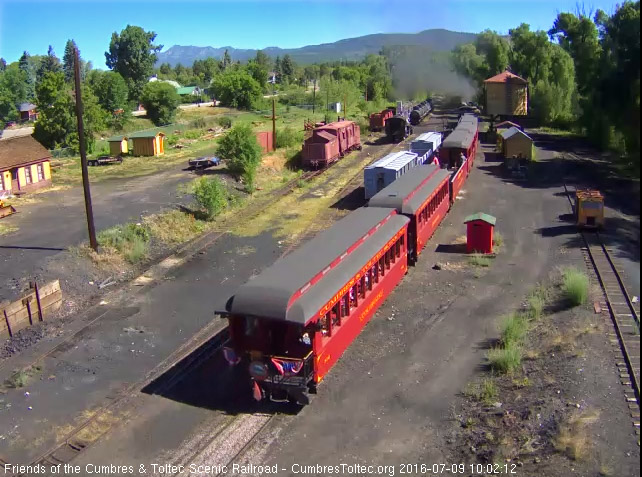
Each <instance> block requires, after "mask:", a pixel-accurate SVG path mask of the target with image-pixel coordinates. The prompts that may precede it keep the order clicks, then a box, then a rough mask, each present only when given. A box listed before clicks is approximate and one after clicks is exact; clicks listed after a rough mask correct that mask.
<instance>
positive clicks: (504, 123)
mask: <svg viewBox="0 0 642 477" xmlns="http://www.w3.org/2000/svg"><path fill="white" fill-rule="evenodd" d="M511 127H516V128H520V129H521V126H520V125H519V124H517V123H514V122H512V121H502V122H501V123H498V124H497V125H496V126H495V129H500V128H501V129H504V128H511Z"/></svg>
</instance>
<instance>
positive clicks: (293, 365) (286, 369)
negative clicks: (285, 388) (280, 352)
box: [272, 358, 303, 376]
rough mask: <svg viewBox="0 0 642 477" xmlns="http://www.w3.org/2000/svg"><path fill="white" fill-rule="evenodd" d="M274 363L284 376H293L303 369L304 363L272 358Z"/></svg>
mask: <svg viewBox="0 0 642 477" xmlns="http://www.w3.org/2000/svg"><path fill="white" fill-rule="evenodd" d="M272 363H273V364H274V366H275V367H276V370H277V371H278V372H279V374H281V375H283V376H293V375H295V374H297V373H298V372H299V371H301V368H303V361H291V360H289V359H279V358H272Z"/></svg>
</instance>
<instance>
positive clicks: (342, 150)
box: [303, 121, 361, 168]
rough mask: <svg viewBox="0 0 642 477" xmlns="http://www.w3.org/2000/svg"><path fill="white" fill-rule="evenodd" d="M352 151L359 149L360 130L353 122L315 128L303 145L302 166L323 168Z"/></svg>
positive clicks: (338, 122) (335, 123) (339, 122)
mask: <svg viewBox="0 0 642 477" xmlns="http://www.w3.org/2000/svg"><path fill="white" fill-rule="evenodd" d="M353 149H361V130H360V128H359V125H358V124H357V123H355V122H354V121H337V122H334V123H329V124H325V125H323V126H320V127H318V128H315V129H314V131H313V132H312V136H310V137H309V138H308V139H306V140H305V142H304V143H303V165H304V166H309V167H315V168H316V167H325V166H327V165H329V164H330V163H332V162H334V161H336V160H338V159H339V158H341V157H343V156H345V155H346V154H347V153H348V152H350V151H352V150H353Z"/></svg>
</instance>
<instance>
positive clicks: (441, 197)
mask: <svg viewBox="0 0 642 477" xmlns="http://www.w3.org/2000/svg"><path fill="white" fill-rule="evenodd" d="M449 177H450V172H449V171H447V170H445V169H440V168H439V167H438V166H436V165H434V164H428V165H423V166H417V167H415V168H414V169H413V170H412V174H404V175H403V176H401V177H400V178H398V179H397V180H396V181H394V182H393V183H392V184H390V185H389V186H388V187H386V188H385V189H383V190H381V191H380V192H379V193H377V194H376V195H375V196H373V197H372V198H371V199H370V202H369V203H368V207H384V208H387V207H392V208H394V209H396V210H397V212H398V213H401V214H403V215H405V216H407V217H408V218H409V219H410V224H409V225H408V257H409V258H410V260H411V261H416V260H417V257H418V256H419V254H420V253H421V250H422V249H423V248H424V247H425V245H426V243H427V242H428V240H430V237H432V235H433V234H434V233H435V230H437V227H438V226H439V224H440V223H441V221H442V220H443V218H444V217H445V216H446V214H447V213H448V210H449V209H450V200H449V196H450V191H449Z"/></svg>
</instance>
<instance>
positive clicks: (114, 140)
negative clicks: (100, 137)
mask: <svg viewBox="0 0 642 477" xmlns="http://www.w3.org/2000/svg"><path fill="white" fill-rule="evenodd" d="M123 139H127V136H112V137H110V138H108V139H107V142H120V141H122V140H123Z"/></svg>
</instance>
